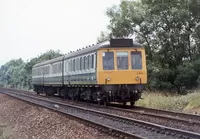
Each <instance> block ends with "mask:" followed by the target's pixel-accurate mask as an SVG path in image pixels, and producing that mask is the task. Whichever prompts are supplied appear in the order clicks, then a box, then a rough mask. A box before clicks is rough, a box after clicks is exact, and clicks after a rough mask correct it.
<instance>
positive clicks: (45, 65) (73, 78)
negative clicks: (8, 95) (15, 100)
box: [32, 38, 147, 105]
mask: <svg viewBox="0 0 200 139" xmlns="http://www.w3.org/2000/svg"><path fill="white" fill-rule="evenodd" d="M146 82H147V71H146V57H145V49H144V47H143V46H142V45H140V44H138V43H136V42H133V40H132V39H125V38H120V39H119V38H116V39H111V40H110V41H105V42H102V43H99V44H96V45H92V46H88V47H86V48H84V49H79V50H77V51H75V52H71V53H69V54H66V55H64V56H60V57H57V58H55V59H51V60H47V61H44V62H42V63H38V64H36V65H34V66H33V69H32V84H33V86H34V91H36V92H37V93H38V94H40V93H45V94H46V95H48V96H52V95H59V96H62V97H65V98H67V99H72V100H86V101H96V102H99V103H104V104H107V103H109V102H120V103H123V104H124V105H125V104H126V102H130V104H131V105H134V103H135V101H137V100H138V99H139V98H140V97H141V93H142V90H143V89H144V86H145V84H146Z"/></svg>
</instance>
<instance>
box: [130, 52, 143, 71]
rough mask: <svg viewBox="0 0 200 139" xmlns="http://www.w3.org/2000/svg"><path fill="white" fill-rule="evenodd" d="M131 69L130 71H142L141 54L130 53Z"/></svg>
mask: <svg viewBox="0 0 200 139" xmlns="http://www.w3.org/2000/svg"><path fill="white" fill-rule="evenodd" d="M131 67H132V69H142V54H141V52H135V51H132V52H131Z"/></svg>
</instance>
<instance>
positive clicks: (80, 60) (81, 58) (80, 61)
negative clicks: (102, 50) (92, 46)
mask: <svg viewBox="0 0 200 139" xmlns="http://www.w3.org/2000/svg"><path fill="white" fill-rule="evenodd" d="M81 69H82V57H81V58H80V70H81Z"/></svg>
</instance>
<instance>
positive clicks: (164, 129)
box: [6, 93, 200, 138]
mask: <svg viewBox="0 0 200 139" xmlns="http://www.w3.org/2000/svg"><path fill="white" fill-rule="evenodd" d="M6 94H8V95H13V93H12V94H11V93H10V94H9V93H6ZM16 95H18V96H20V97H18V98H21V99H22V98H23V97H26V98H27V97H28V98H31V99H37V100H38V101H45V102H50V103H53V104H57V105H59V106H63V107H71V108H76V109H79V110H84V111H85V112H86V111H87V112H92V113H95V114H100V115H104V116H107V117H108V118H110V119H115V120H116V121H120V122H122V123H128V124H133V125H136V126H138V128H139V127H142V128H144V130H145V129H148V130H151V132H152V131H156V132H158V134H160V133H161V134H165V135H173V136H178V137H185V138H200V134H198V133H194V132H189V131H184V130H179V129H175V128H169V127H166V126H161V125H158V124H153V123H149V122H145V121H141V120H136V119H131V118H127V117H122V116H118V115H114V114H110V113H105V112H101V111H96V110H91V109H88V108H82V107H78V106H74V105H70V104H64V103H60V102H56V101H52V100H46V99H42V98H38V97H35V96H29V95H25V94H20V93H16ZM173 138H174V137H173Z"/></svg>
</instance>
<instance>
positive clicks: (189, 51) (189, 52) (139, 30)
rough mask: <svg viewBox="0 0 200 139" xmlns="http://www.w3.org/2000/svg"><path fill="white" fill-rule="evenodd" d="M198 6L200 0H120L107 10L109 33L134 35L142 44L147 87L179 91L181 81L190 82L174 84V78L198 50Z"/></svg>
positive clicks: (199, 39)
mask: <svg viewBox="0 0 200 139" xmlns="http://www.w3.org/2000/svg"><path fill="white" fill-rule="evenodd" d="M199 6H200V0H193V1H191V0H185V2H183V1H181V0H173V1H172V0H162V1H160V0H154V1H149V0H138V1H128V0H122V1H121V3H120V5H119V6H116V5H115V6H112V7H110V8H109V9H108V10H107V16H108V17H109V18H110V24H109V25H108V30H109V31H110V32H111V33H110V35H111V36H112V37H129V36H133V35H134V36H135V38H136V40H137V41H138V42H140V43H142V44H143V45H144V46H145V48H146V54H147V68H148V79H150V80H149V81H148V86H149V87H150V86H151V85H152V84H157V87H158V88H161V89H164V88H168V89H170V90H172V89H175V88H176V89H177V90H178V91H179V90H180V89H179V88H180V87H181V86H182V85H185V86H188V85H189V86H192V85H191V84H189V83H188V82H187V83H184V84H177V83H178V81H177V80H180V79H183V78H182V77H183V76H182V75H181V73H184V72H185V71H187V70H188V68H187V69H184V70H180V69H181V68H180V67H182V65H183V64H184V63H185V62H187V61H190V62H192V63H193V62H194V60H196V59H198V56H199V54H200V53H199V52H200V48H199V44H200V37H199V36H200V24H199V23H200V13H199V12H198V7H199ZM152 66H153V67H152ZM155 69H156V70H155ZM191 74H192V75H195V73H194V72H191ZM188 78H190V77H189V76H188V77H187V79H188ZM185 79H186V78H185ZM192 79H194V80H196V78H193V77H192ZM194 84H195V83H194Z"/></svg>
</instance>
